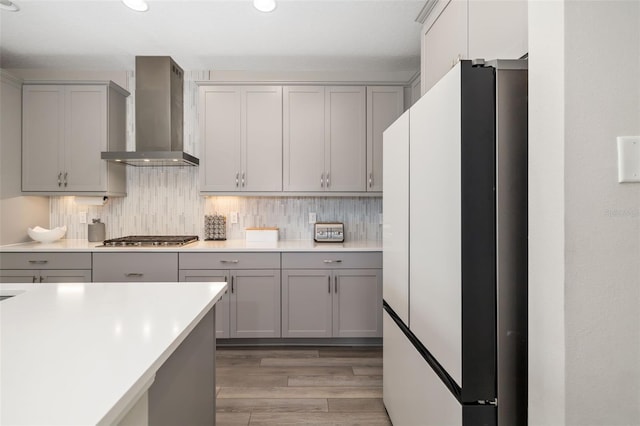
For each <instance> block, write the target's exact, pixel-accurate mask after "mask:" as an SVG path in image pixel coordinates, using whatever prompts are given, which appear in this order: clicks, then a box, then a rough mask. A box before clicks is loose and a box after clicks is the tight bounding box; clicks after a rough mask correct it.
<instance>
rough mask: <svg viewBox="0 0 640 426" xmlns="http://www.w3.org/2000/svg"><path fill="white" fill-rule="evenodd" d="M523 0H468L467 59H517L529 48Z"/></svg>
mask: <svg viewBox="0 0 640 426" xmlns="http://www.w3.org/2000/svg"><path fill="white" fill-rule="evenodd" d="M527 28H528V24H527V1H526V0H483V1H470V2H469V58H471V59H473V58H486V59H496V58H500V59H518V58H520V57H522V55H524V54H525V53H527V52H528V51H529V49H528V42H527V41H528V37H527Z"/></svg>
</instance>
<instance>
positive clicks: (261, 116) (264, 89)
mask: <svg viewBox="0 0 640 426" xmlns="http://www.w3.org/2000/svg"><path fill="white" fill-rule="evenodd" d="M241 121H242V132H243V135H242V163H243V164H242V167H241V170H242V171H241V178H240V181H241V189H242V190H243V191H282V87H281V86H247V87H243V88H242V120H241Z"/></svg>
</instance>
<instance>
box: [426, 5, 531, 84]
mask: <svg viewBox="0 0 640 426" xmlns="http://www.w3.org/2000/svg"><path fill="white" fill-rule="evenodd" d="M434 3H435V6H434V7H433V9H432V12H431V13H430V14H429V16H428V17H427V19H426V21H425V23H424V27H423V30H422V54H421V57H422V59H421V62H422V65H421V80H422V81H421V86H422V89H421V93H422V94H425V93H426V92H427V91H428V90H429V89H430V88H431V87H433V86H434V85H435V84H436V83H437V82H438V80H440V78H442V76H444V75H445V74H446V73H447V72H448V71H449V70H450V69H451V68H453V66H454V65H455V64H457V63H458V62H459V61H460V60H461V59H478V58H481V59H486V60H492V59H498V58H500V59H518V58H521V57H522V56H523V55H525V54H526V53H527V52H528V50H529V49H528V35H527V28H528V24H527V1H526V0H481V1H478V0H437V1H436V2H434Z"/></svg>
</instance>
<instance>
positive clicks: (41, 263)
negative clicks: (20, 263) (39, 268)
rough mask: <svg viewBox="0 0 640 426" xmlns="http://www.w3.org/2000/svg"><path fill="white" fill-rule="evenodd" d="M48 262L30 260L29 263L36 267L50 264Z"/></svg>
mask: <svg viewBox="0 0 640 426" xmlns="http://www.w3.org/2000/svg"><path fill="white" fill-rule="evenodd" d="M48 262H49V261H48V260H30V261H29V263H32V264H35V265H44V264H45V263H48Z"/></svg>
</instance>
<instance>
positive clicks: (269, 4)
mask: <svg viewBox="0 0 640 426" xmlns="http://www.w3.org/2000/svg"><path fill="white" fill-rule="evenodd" d="M253 7H255V8H256V9H258V10H259V11H260V12H273V10H274V9H275V8H276V0H253Z"/></svg>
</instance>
